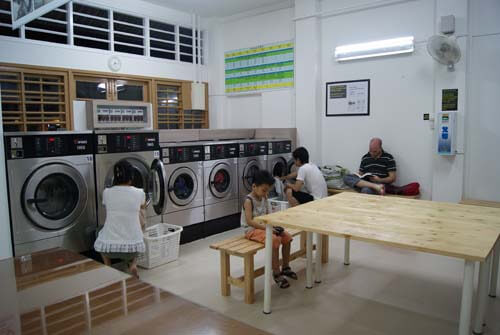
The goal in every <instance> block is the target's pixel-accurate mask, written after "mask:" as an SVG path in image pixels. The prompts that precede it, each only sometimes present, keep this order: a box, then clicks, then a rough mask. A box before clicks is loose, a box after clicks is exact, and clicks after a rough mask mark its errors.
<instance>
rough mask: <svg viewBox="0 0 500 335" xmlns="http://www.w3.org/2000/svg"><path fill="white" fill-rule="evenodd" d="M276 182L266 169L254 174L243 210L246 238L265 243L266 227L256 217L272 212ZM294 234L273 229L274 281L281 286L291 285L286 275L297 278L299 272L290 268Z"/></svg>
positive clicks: (242, 221)
mask: <svg viewBox="0 0 500 335" xmlns="http://www.w3.org/2000/svg"><path fill="white" fill-rule="evenodd" d="M273 184H274V178H273V177H272V176H271V174H270V173H269V172H267V171H265V170H259V171H257V172H256V173H255V174H254V178H253V183H252V192H250V193H249V194H248V195H247V196H246V198H245V202H244V203H243V208H242V211H241V226H242V227H243V228H245V238H247V239H249V240H252V241H256V242H260V243H265V240H266V227H265V225H264V224H261V223H257V222H255V221H254V220H253V218H254V217H257V216H260V215H265V214H269V213H270V208H269V204H268V202H267V196H268V193H269V189H270V188H271V187H272V186H273ZM292 239H293V238H292V236H291V235H290V234H289V233H288V232H286V231H285V230H284V229H283V228H282V227H274V231H273V262H272V263H273V276H274V281H275V282H276V284H278V287H279V288H287V287H289V286H290V284H289V283H288V280H287V279H286V278H285V276H287V277H290V278H292V279H295V280H296V279H297V274H296V273H295V272H293V271H292V269H291V268H290V265H289V262H290V244H291V242H292ZM280 245H282V246H283V247H282V250H281V252H282V255H283V268H282V270H281V271H280V267H279V247H280Z"/></svg>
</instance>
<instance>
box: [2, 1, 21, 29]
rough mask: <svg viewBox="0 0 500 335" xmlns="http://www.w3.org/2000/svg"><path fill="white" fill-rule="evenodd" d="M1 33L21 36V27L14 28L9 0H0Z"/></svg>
mask: <svg viewBox="0 0 500 335" xmlns="http://www.w3.org/2000/svg"><path fill="white" fill-rule="evenodd" d="M0 35H4V36H12V37H19V29H16V30H12V15H11V11H10V1H9V0H0Z"/></svg>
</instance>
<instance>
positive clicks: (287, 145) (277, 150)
mask: <svg viewBox="0 0 500 335" xmlns="http://www.w3.org/2000/svg"><path fill="white" fill-rule="evenodd" d="M271 145H272V150H270V154H273V155H276V154H283V153H288V152H292V142H291V141H280V142H272V143H271Z"/></svg>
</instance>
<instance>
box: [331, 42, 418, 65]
mask: <svg viewBox="0 0 500 335" xmlns="http://www.w3.org/2000/svg"><path fill="white" fill-rule="evenodd" d="M413 50H415V45H414V38H413V36H407V37H399V38H392V39H389V40H380V41H373V42H367V43H358V44H348V45H341V46H338V47H336V48H335V59H336V60H337V61H338V62H342V61H346V60H353V59H360V58H368V57H380V56H387V55H397V54H402V53H411V52H413Z"/></svg>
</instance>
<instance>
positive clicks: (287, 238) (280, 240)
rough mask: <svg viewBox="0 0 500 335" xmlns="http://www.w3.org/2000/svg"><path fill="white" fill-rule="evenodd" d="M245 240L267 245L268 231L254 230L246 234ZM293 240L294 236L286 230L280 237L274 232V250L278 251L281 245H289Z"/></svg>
mask: <svg viewBox="0 0 500 335" xmlns="http://www.w3.org/2000/svg"><path fill="white" fill-rule="evenodd" d="M245 238H247V239H249V240H250V241H255V242H260V243H265V242H266V231H265V230H263V229H252V230H250V231H248V232H247V233H246V234H245ZM292 240H293V237H292V235H290V234H289V233H288V232H287V231H286V230H285V231H284V232H282V233H281V234H280V235H279V236H278V235H276V234H275V233H274V232H273V249H278V248H279V247H280V244H287V243H290V242H291V241H292Z"/></svg>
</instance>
